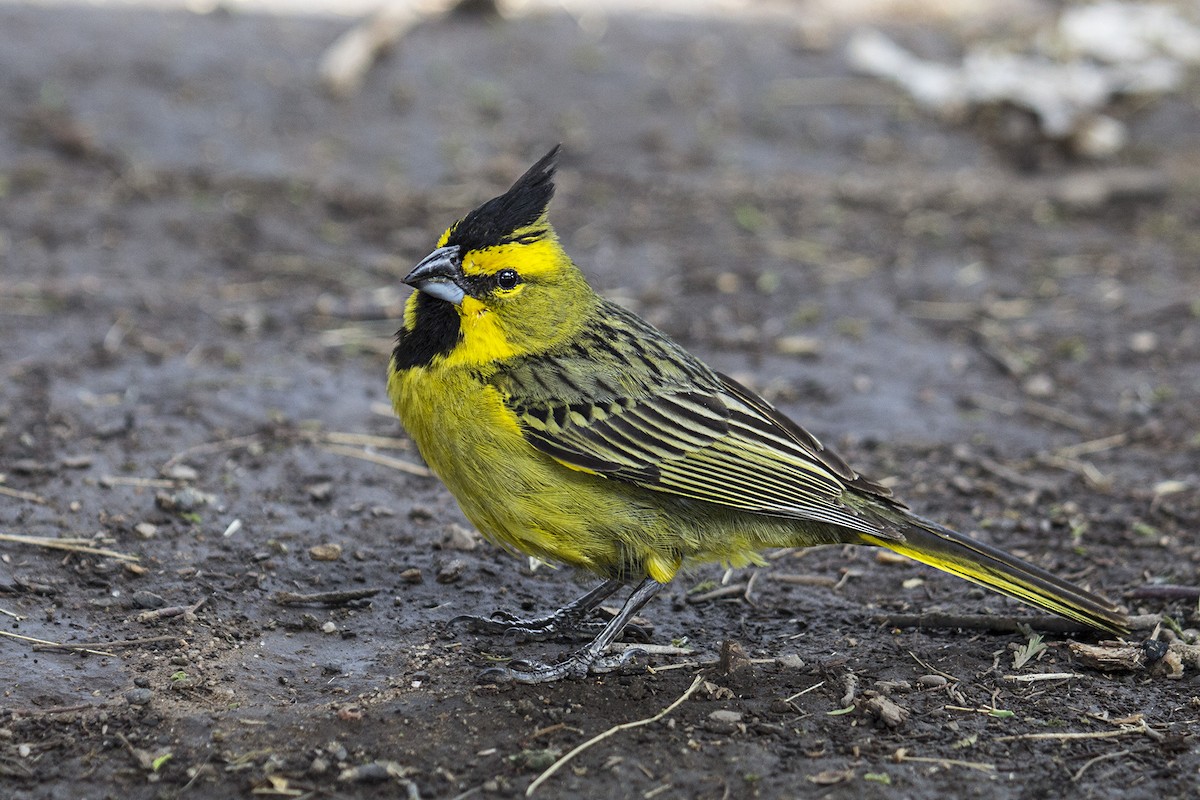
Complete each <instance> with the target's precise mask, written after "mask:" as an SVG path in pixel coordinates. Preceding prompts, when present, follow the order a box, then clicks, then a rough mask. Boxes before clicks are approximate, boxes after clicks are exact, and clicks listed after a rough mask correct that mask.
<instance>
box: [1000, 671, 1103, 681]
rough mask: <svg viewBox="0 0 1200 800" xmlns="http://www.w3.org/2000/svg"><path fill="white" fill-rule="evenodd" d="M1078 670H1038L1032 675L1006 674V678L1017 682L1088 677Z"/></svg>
mask: <svg viewBox="0 0 1200 800" xmlns="http://www.w3.org/2000/svg"><path fill="white" fill-rule="evenodd" d="M1086 677H1087V675H1080V674H1079V673H1078V672H1036V673H1033V674H1031V675H1005V676H1004V680H1006V681H1014V682H1016V683H1036V682H1037V681H1067V680H1070V679H1072V678H1086Z"/></svg>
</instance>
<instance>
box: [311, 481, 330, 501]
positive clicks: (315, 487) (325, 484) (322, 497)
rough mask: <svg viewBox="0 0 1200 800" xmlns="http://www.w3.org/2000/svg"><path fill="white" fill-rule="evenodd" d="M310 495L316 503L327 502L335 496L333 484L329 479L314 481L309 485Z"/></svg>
mask: <svg viewBox="0 0 1200 800" xmlns="http://www.w3.org/2000/svg"><path fill="white" fill-rule="evenodd" d="M308 497H309V499H311V500H312V501H313V502H316V503H327V502H329V500H330V499H331V498H332V497H333V484H332V483H331V482H329V481H321V482H320V483H314V484H312V485H311V486H309V487H308Z"/></svg>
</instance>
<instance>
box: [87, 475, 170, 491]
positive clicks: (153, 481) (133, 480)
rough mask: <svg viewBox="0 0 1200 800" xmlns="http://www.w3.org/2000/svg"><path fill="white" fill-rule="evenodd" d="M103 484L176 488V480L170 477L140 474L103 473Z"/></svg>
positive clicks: (101, 478)
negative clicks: (147, 476)
mask: <svg viewBox="0 0 1200 800" xmlns="http://www.w3.org/2000/svg"><path fill="white" fill-rule="evenodd" d="M98 483H99V484H100V485H101V486H104V487H106V488H107V487H109V486H136V487H138V488H140V489H174V488H175V485H176V481H174V480H172V479H170V478H143V477H141V476H138V475H101V476H100V480H99V481H98Z"/></svg>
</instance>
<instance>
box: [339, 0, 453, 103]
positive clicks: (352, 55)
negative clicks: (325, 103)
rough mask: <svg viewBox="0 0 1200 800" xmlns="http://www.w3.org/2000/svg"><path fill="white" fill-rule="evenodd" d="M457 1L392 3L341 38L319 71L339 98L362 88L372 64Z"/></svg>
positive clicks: (425, 0) (435, 0) (432, 0)
mask: <svg viewBox="0 0 1200 800" xmlns="http://www.w3.org/2000/svg"><path fill="white" fill-rule="evenodd" d="M454 2H455V0H423V1H422V2H419V3H389V4H387V5H384V6H383V7H382V8H380V9H379V10H378V11H376V12H375V13H374V14H372V15H371V16H370V17H368V18H367V19H365V20H363V21H362V22H360V23H359V24H357V25H355V26H354V27H353V28H351V29H350V30H348V31H346V32H345V33H343V34H342V35H341V36H339V37H338V40H337V41H336V42H334V43H333V44H332V45H330V46H329V49H327V50H326V51H325V54H324V55H322V56H321V64H320V67H319V68H318V69H319V72H320V74H321V82H322V83H323V84H325V88H326V89H328V90H329V92H330V93H331V94H333V95H334V96H336V97H348V96H350V95H352V94H354V93H355V92H357V91H358V89H359V87H360V86H361V85H362V82H363V79H364V78H365V77H366V74H367V70H368V69H370V67H371V65H372V64H373V63H375V61H376V60H377V59H378V58H379V57H380V56H381V55H382V54H383V53H385V52H386V51H387V50H388V49H389V48H391V47H392V46H393V45H395V44H396V42H398V41H400V39H402V38H403V37H404V34H406V33H408V32H409V30H411V29H412V28H413V27H415V26H416V25H417V24H418V23H419V22H422V21H424V20H426V19H430V18H432V17H435V16H440V15H442V14H445V13H446V12H447V11H449V10H450V7H451V6H452V5H454Z"/></svg>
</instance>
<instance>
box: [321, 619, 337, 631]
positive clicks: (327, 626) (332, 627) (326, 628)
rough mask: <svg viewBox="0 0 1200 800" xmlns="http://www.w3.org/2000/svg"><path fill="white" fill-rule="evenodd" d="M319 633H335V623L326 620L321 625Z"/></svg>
mask: <svg viewBox="0 0 1200 800" xmlns="http://www.w3.org/2000/svg"><path fill="white" fill-rule="evenodd" d="M321 633H337V625H336V624H334V623H333V622H326V623H325V624H324V625H322V626H321Z"/></svg>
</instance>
